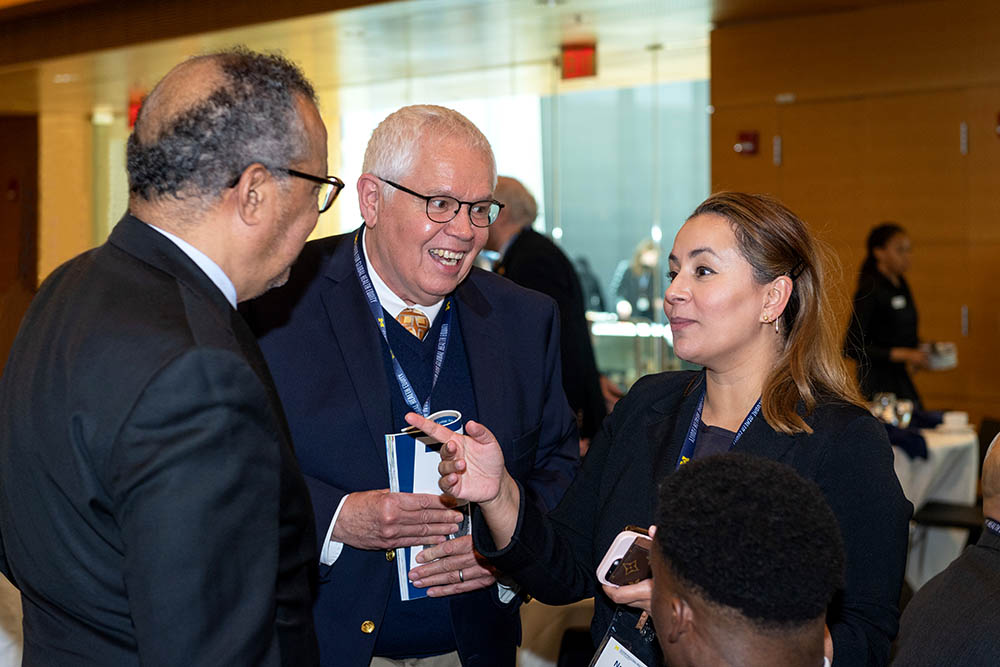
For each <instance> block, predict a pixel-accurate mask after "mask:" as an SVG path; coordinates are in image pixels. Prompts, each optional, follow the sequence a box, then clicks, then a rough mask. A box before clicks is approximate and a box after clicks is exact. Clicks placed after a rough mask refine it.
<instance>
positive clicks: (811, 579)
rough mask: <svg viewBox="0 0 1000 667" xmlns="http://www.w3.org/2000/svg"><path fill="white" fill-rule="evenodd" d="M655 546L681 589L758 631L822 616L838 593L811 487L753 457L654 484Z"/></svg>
mask: <svg viewBox="0 0 1000 667" xmlns="http://www.w3.org/2000/svg"><path fill="white" fill-rule="evenodd" d="M656 544H657V546H658V548H659V549H660V553H661V554H662V555H663V557H664V559H665V561H666V565H667V566H668V567H669V568H670V571H671V572H672V574H673V575H674V576H675V578H676V579H677V580H678V581H679V583H680V585H681V586H683V587H685V588H687V589H688V590H689V591H691V592H692V593H694V594H696V595H698V596H699V597H701V598H702V599H704V600H706V601H707V602H709V603H713V604H715V605H721V606H724V607H728V608H731V609H734V610H736V611H738V612H739V614H740V615H741V616H743V617H744V618H745V619H746V620H747V621H749V622H750V623H752V624H753V625H754V626H755V627H758V628H760V629H763V630H781V629H793V628H798V627H801V626H803V625H805V624H806V623H808V622H810V621H813V620H815V619H817V618H819V617H821V616H823V615H824V614H825V613H826V608H827V605H829V603H830V600H831V599H832V597H833V595H834V593H835V592H836V591H837V590H838V589H839V588H842V587H843V585H844V547H843V543H842V542H841V537H840V530H839V528H838V526H837V520H836V518H835V517H834V515H833V512H832V511H831V510H830V507H829V506H828V505H827V503H826V500H825V499H824V497H823V494H822V493H821V492H820V490H819V487H817V486H816V485H815V484H814V483H813V482H810V481H808V480H805V479H803V478H802V477H800V476H799V475H798V474H797V473H796V472H795V470H793V469H792V468H790V467H788V466H786V465H784V464H782V463H777V462H775V461H771V460H769V459H764V458H761V457H758V456H750V455H748V454H743V453H739V452H731V453H729V454H723V455H719V456H709V457H706V458H704V459H698V460H695V461H692V462H690V463H687V464H685V465H683V466H681V468H680V469H679V470H678V471H676V472H674V473H672V474H671V475H669V476H668V477H667V478H666V479H664V481H663V483H662V484H661V485H660V498H659V508H658V510H657V514H656Z"/></svg>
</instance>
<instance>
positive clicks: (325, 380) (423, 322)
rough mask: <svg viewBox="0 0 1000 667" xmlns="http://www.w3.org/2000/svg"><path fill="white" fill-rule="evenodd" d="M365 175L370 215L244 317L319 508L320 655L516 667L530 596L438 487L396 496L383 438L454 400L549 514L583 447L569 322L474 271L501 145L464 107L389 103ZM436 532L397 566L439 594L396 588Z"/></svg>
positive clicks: (490, 217) (344, 661)
mask: <svg viewBox="0 0 1000 667" xmlns="http://www.w3.org/2000/svg"><path fill="white" fill-rule="evenodd" d="M363 168H364V173H363V174H362V175H361V177H360V178H359V179H358V186H357V187H358V200H359V203H360V207H361V217H362V218H363V220H364V225H363V226H362V227H360V228H359V229H357V230H356V231H354V232H351V233H349V234H344V235H341V236H334V237H330V238H325V239H319V240H316V241H313V242H311V243H309V244H307V245H306V248H305V250H304V251H303V253H302V257H301V258H300V259H299V261H298V262H297V263H296V264H295V266H294V267H293V268H292V276H291V279H290V281H289V283H288V285H287V286H285V287H283V288H281V289H278V290H275V291H274V292H272V293H270V294H268V295H265V297H264V298H262V299H260V300H258V301H257V302H255V303H252V304H250V305H249V308H248V310H247V312H248V316H249V317H250V319H251V322H252V323H253V325H254V328H255V330H256V331H257V332H258V333H259V334H260V336H261V338H260V343H261V348H262V349H263V351H264V355H265V356H266V357H267V361H268V364H269V365H270V368H271V371H272V373H273V374H274V379H275V384H276V385H277V387H278V393H279V394H280V396H281V400H282V402H283V403H284V405H285V410H286V412H287V413H288V421H289V424H290V425H291V430H292V435H293V437H294V438H295V451H296V454H297V455H298V458H299V462H300V464H301V465H302V470H303V472H304V473H305V475H306V481H307V482H308V484H309V488H310V491H311V494H312V498H313V504H314V506H315V508H316V522H317V524H316V535H317V537H318V538H319V540H320V542H319V548H320V552H321V556H320V563H321V567H320V574H321V584H320V590H319V597H318V600H317V602H316V606H315V617H316V627H317V629H318V635H319V642H320V657H321V661H322V664H323V665H327V666H330V667H333V666H334V665H336V666H338V667H339V666H340V665H350V666H355V665H368V664H372V665H381V666H384V665H402V664H405V665H424V666H433V667H444V666H448V665H454V666H457V665H458V664H459V662H461V663H462V664H465V665H480V666H489V665H497V666H501V665H502V666H512V665H513V664H514V659H515V648H516V645H517V641H518V637H519V633H520V625H519V618H518V608H519V598H518V597H517V596H516V595H515V593H514V592H513V591H512V590H510V589H509V588H506V587H501V586H499V585H498V584H497V583H496V582H495V578H494V571H493V570H492V569H491V568H489V567H487V566H486V565H485V563H483V562H481V561H480V559H479V558H478V557H477V555H476V554H475V553H474V552H473V548H472V539H471V537H470V536H468V535H466V536H464V537H458V538H457V539H451V540H446V538H445V536H447V535H451V534H453V533H455V532H456V530H457V528H458V525H457V523H458V522H459V521H460V520H461V519H462V515H461V514H460V513H459V512H456V511H454V510H453V509H451V506H450V505H447V504H445V502H444V500H443V499H442V498H441V497H440V494H439V493H398V492H390V490H389V485H390V483H389V469H388V463H387V455H386V441H385V436H386V435H387V434H392V433H397V432H399V431H400V430H402V429H403V428H405V427H406V422H405V421H404V420H403V417H404V415H405V414H406V413H407V412H409V411H410V410H413V409H417V410H419V411H420V412H421V413H422V414H429V413H432V412H436V411H439V410H444V409H448V410H458V411H459V412H461V414H462V416H463V422H464V420H477V421H481V422H483V423H486V424H490V425H491V426H492V427H493V428H494V429H496V434H497V437H498V438H499V441H500V442H501V443H502V444H501V448H502V450H503V452H504V456H505V457H506V458H507V459H508V460H509V461H510V470H511V474H512V475H514V477H515V478H516V479H517V480H518V481H519V483H521V484H522V485H523V488H525V489H526V490H527V493H528V496H527V497H528V498H529V499H530V500H529V501H528V502H530V503H531V504H532V505H534V506H536V507H538V509H539V511H540V512H544V511H546V510H547V509H549V508H551V507H554V506H555V504H556V503H558V501H559V499H560V498H561V497H562V495H563V493H564V492H565V490H566V488H567V486H568V485H569V483H570V481H571V480H572V478H573V476H574V475H575V474H576V470H577V466H578V458H579V455H578V446H579V436H578V434H577V429H576V422H575V420H574V419H573V413H572V412H570V409H569V405H568V404H567V403H566V396H565V394H564V393H563V389H562V376H561V370H560V362H559V315H558V312H557V311H556V307H555V304H554V303H553V302H552V300H551V299H549V298H548V297H545V296H543V295H541V294H538V293H536V292H532V291H531V290H527V289H524V288H523V287H519V286H518V285H515V284H514V283H512V282H511V281H509V280H506V279H504V278H501V277H500V276H497V275H494V274H492V273H489V272H487V271H482V270H480V269H477V268H473V265H472V262H473V260H474V258H475V257H476V255H477V254H478V253H479V251H480V250H481V249H482V247H483V245H484V244H485V243H486V238H487V236H488V232H487V227H488V226H489V225H490V223H492V222H493V221H494V220H495V219H496V215H497V213H498V210H499V208H500V205H499V202H496V201H495V200H494V196H493V190H494V187H495V185H496V163H495V161H494V158H493V150H492V148H491V147H490V144H489V142H488V141H487V140H486V137H484V136H483V134H482V133H481V132H480V131H479V129H478V128H477V127H476V126H475V125H473V124H472V123H471V122H470V121H469V120H468V119H467V118H466V117H465V116H463V115H461V114H459V113H458V112H456V111H452V110H451V109H445V108H443V107H437V106H429V105H417V106H408V107H403V108H402V109H399V110H397V111H395V112H393V113H391V114H389V116H387V117H386V118H385V119H384V120H383V121H382V122H381V123H380V124H379V126H378V127H377V128H376V129H375V131H374V132H373V133H372V137H371V140H370V141H369V142H368V148H367V150H366V151H365V158H364V163H363ZM476 423H477V422H475V421H468V422H466V424H467V426H466V428H468V429H471V432H473V433H477V432H478V431H477V430H476V429H477V426H476ZM478 428H481V427H478ZM430 453H431V455H432V456H433V457H434V458H437V457H436V454H434V453H433V451H432V452H430ZM433 465H436V461H435V462H433ZM431 470H433V468H431ZM434 490H435V491H437V489H436V488H435V489H434ZM427 544H431V545H434V546H432V547H431V548H429V549H424V550H423V551H422V552H421V553H420V554H419V555H418V556H417V559H418V561H419V562H421V563H422V565H420V566H417V567H414V568H407V569H409V573H408V575H406V574H404V577H405V576H408V580H409V581H410V582H412V583H413V585H414V586H416V587H417V588H420V589H423V590H426V591H427V592H428V597H422V598H417V599H408V600H405V601H404V600H403V595H402V594H401V583H403V584H405V583H406V581H407V579H403V580H402V582H401V581H400V576H399V574H398V570H399V568H398V563H397V562H395V561H396V559H397V558H396V551H395V549H396V548H397V547H405V546H411V545H427Z"/></svg>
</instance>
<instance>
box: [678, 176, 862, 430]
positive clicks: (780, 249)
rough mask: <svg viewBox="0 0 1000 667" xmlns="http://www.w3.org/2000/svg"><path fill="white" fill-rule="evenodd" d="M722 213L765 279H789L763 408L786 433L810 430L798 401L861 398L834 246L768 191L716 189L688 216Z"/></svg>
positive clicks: (755, 269) (753, 266) (805, 403)
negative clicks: (839, 301) (836, 283)
mask: <svg viewBox="0 0 1000 667" xmlns="http://www.w3.org/2000/svg"><path fill="white" fill-rule="evenodd" d="M705 215H715V216H719V217H721V218H723V219H725V220H726V221H728V222H729V224H730V225H731V228H732V231H733V234H734V236H735V237H736V244H737V247H738V248H739V251H740V253H741V254H742V256H743V257H744V259H746V261H747V262H748V263H749V264H750V266H751V269H752V272H753V277H754V280H755V281H756V282H757V283H758V284H760V285H766V284H768V283H772V282H775V281H790V285H791V290H790V292H789V295H788V300H787V303H786V304H785V306H784V309H783V310H782V311H781V312H780V314H779V315H778V316H777V319H778V322H777V323H776V324H775V325H774V326H776V327H778V331H779V332H780V336H778V337H777V338H778V342H779V350H778V356H777V359H776V360H775V361H774V363H773V364H772V369H773V370H772V371H771V372H770V373H769V375H768V377H767V379H766V380H765V382H764V388H763V391H762V407H763V412H764V417H765V418H766V419H767V423H768V424H771V425H772V426H773V427H774V428H775V429H776V430H778V431H781V432H783V433H799V432H811V429H810V428H809V426H808V425H807V424H806V422H805V420H803V418H802V417H801V416H800V415H799V413H798V406H799V404H800V402H801V404H802V405H803V406H804V407H805V411H806V413H809V412H811V411H812V409H813V408H814V407H815V406H816V403H817V400H818V399H819V398H821V397H826V398H833V399H839V400H843V401H847V402H850V403H855V404H857V405H861V404H862V399H861V395H860V393H859V392H858V388H857V382H856V380H855V378H854V376H853V374H852V373H851V372H850V370H849V369H848V367H847V364H846V362H845V361H844V357H843V354H842V351H841V341H842V332H841V330H840V324H839V322H838V319H837V316H836V309H835V307H834V300H835V298H836V294H837V293H836V292H835V291H834V290H831V289H830V287H829V285H828V284H827V283H828V281H829V275H828V273H829V268H828V267H829V266H831V265H835V264H834V261H833V260H832V259H831V258H830V252H829V250H828V249H827V248H826V247H825V246H824V245H823V244H821V243H820V241H819V240H818V239H816V238H815V237H814V236H813V234H812V233H811V232H810V231H809V228H808V227H807V226H806V224H805V222H803V221H802V220H801V219H800V218H799V217H798V216H797V215H795V213H793V212H792V211H791V210H789V209H788V208H787V207H786V206H785V205H783V204H782V203H781V202H779V201H777V200H776V199H772V198H771V197H768V196H766V195H755V194H746V193H742V192H720V193H716V194H713V195H712V196H710V197H709V198H708V199H706V200H705V201H704V202H702V203H701V204H699V205H698V207H697V208H696V209H695V211H694V213H692V214H691V217H690V218H688V221H689V222H690V221H692V220H694V219H695V218H698V217H699V216H705Z"/></svg>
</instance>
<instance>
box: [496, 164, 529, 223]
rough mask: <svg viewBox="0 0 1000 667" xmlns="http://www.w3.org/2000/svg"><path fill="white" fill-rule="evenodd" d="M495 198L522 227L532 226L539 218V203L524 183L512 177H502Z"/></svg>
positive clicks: (498, 182)
mask: <svg viewBox="0 0 1000 667" xmlns="http://www.w3.org/2000/svg"><path fill="white" fill-rule="evenodd" d="M493 196H494V197H496V198H497V199H498V200H500V201H501V202H503V204H504V205H505V206H506V207H507V215H508V216H509V217H510V219H511V220H515V221H517V222H518V223H519V224H521V225H530V224H531V223H533V222H534V221H535V218H537V217H538V202H536V201H535V198H534V196H532V194H531V193H530V192H529V191H528V188H526V187H524V183H522V182H521V181H519V180H517V179H516V178H513V177H511V176H501V177H500V178H499V180H498V181H497V187H496V191H495V192H494V193H493Z"/></svg>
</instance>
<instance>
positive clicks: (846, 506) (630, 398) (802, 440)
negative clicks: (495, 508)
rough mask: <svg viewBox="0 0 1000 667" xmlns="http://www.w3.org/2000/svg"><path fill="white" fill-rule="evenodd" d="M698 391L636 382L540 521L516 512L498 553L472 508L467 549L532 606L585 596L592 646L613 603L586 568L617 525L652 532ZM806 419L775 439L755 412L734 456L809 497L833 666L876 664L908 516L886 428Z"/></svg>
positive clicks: (690, 383) (525, 509)
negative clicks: (782, 472)
mask: <svg viewBox="0 0 1000 667" xmlns="http://www.w3.org/2000/svg"><path fill="white" fill-rule="evenodd" d="M703 382H704V379H703V376H702V375H701V374H700V373H696V372H691V371H682V372H671V373H659V374H656V375H648V376H646V377H644V378H642V379H640V380H639V381H638V382H637V383H636V384H635V385H634V386H633V387H632V389H631V391H629V393H628V394H627V395H626V396H625V398H623V399H622V400H621V401H619V403H618V404H617V405H616V406H615V409H614V411H613V412H612V413H611V416H610V417H608V419H607V420H605V422H604V428H603V429H602V431H601V432H600V433H598V435H597V436H596V437H595V438H594V440H593V442H592V444H591V448H590V451H589V452H588V453H587V456H586V458H585V459H584V462H583V469H582V470H581V471H580V474H579V475H578V476H577V478H576V480H575V481H574V482H573V485H572V486H571V487H570V489H569V490H568V491H567V492H566V496H565V498H563V501H562V503H560V505H559V507H557V508H556V509H555V511H553V512H552V513H551V514H550V515H549V516H548V518H547V519H546V518H545V517H543V516H542V515H541V514H540V513H539V512H537V511H535V510H534V508H533V507H531V505H530V504H528V503H521V512H520V516H519V517H518V522H517V527H516V530H515V533H514V536H513V539H512V541H511V543H510V544H509V545H508V546H507V547H506V548H504V549H503V550H501V551H497V549H496V545H495V544H494V543H493V541H492V538H491V536H490V533H489V530H487V529H485V528H484V527H483V525H482V515H481V514H480V513H479V511H478V510H475V511H474V514H473V527H472V534H473V537H474V538H475V541H476V548H477V549H478V550H479V551H480V552H481V553H482V554H483V555H484V556H486V557H487V558H489V559H490V560H491V561H493V563H494V564H495V565H496V566H497V567H499V568H501V569H502V570H503V571H505V572H507V573H508V574H510V575H511V576H513V577H514V579H515V580H517V581H518V583H520V584H521V585H522V586H523V587H524V589H525V590H526V591H527V592H528V593H530V594H532V595H534V596H535V597H537V598H538V599H539V600H541V601H542V602H546V603H549V604H566V603H569V602H573V601H575V600H578V599H582V598H585V597H590V596H591V595H596V600H595V602H596V604H595V611H594V622H593V626H592V628H591V630H592V633H593V636H594V638H595V641H596V640H598V639H600V638H601V637H602V636H603V635H604V632H605V631H606V630H607V627H608V625H609V623H610V621H611V615H612V613H613V611H614V605H613V603H612V602H611V601H610V599H609V598H608V597H607V596H605V595H604V593H603V591H602V590H601V588H600V586H599V585H598V583H597V578H596V574H595V570H596V568H597V565H598V564H599V563H600V561H601V558H603V556H604V554H605V552H606V551H607V549H608V547H609V546H610V545H611V542H612V541H613V540H614V538H615V536H616V535H617V534H618V533H619V532H620V531H621V530H623V529H624V528H625V526H627V525H636V526H642V527H645V526H648V525H650V524H651V523H652V522H653V518H654V516H655V509H656V498H657V488H658V485H659V480H661V479H662V478H663V477H665V476H666V475H669V474H670V473H671V472H673V471H674V470H675V469H676V465H677V458H678V456H679V454H680V451H681V447H682V445H683V443H684V436H685V434H686V432H687V429H688V427H689V425H690V423H691V419H692V417H693V415H694V411H695V408H696V406H697V403H698V398H699V397H700V395H701V391H702V386H703V385H702V384H701V383H703ZM805 419H806V422H807V423H808V424H809V425H810V426H811V427H812V428H813V430H814V432H813V433H812V434H805V433H799V434H796V435H785V434H783V433H779V432H776V431H775V430H774V429H772V428H771V426H770V425H769V424H768V423H767V421H766V420H765V419H764V415H763V413H761V414H760V415H759V416H758V417H757V418H756V419H755V420H754V421H753V423H751V425H750V426H749V428H747V430H746V432H744V434H743V437H742V438H740V440H739V442H737V443H736V446H735V448H734V449H736V450H738V451H743V452H746V453H748V454H755V455H758V456H763V457H766V458H769V459H772V460H775V461H779V462H781V463H785V464H787V465H790V466H791V467H793V468H795V470H797V471H798V472H799V474H801V475H802V476H803V477H805V478H806V479H811V480H813V481H814V482H816V484H817V485H818V486H819V487H820V490H822V492H823V495H824V496H825V497H826V500H827V502H829V503H830V506H831V508H832V509H833V513H834V515H835V516H836V517H837V520H838V523H839V525H840V531H841V534H842V535H843V539H844V549H845V551H846V554H847V572H846V587H845V590H844V591H843V592H842V594H840V595H838V597H837V598H835V600H834V602H833V604H832V605H831V609H830V613H829V616H828V618H827V622H828V624H829V625H830V631H831V634H832V635H833V645H834V660H835V662H836V664H837V665H848V666H853V665H858V666H861V665H881V664H885V663H886V662H887V661H888V658H889V644H890V642H891V641H892V638H893V637H894V636H895V635H896V630H897V628H898V619H899V610H898V602H899V592H900V588H901V586H902V582H903V569H904V565H905V562H906V549H907V537H908V522H909V519H910V514H911V513H912V506H911V505H910V503H909V501H908V500H906V498H905V497H904V496H903V492H902V489H901V488H900V486H899V481H898V480H897V479H896V474H895V471H894V470H893V466H892V448H891V447H890V445H889V441H888V439H887V437H886V434H885V429H884V428H882V425H881V424H879V423H878V421H876V420H875V418H874V417H872V416H871V415H870V414H869V413H868V412H867V411H866V410H863V409H861V408H859V407H856V406H852V405H848V404H845V403H841V402H826V403H822V404H820V405H818V406H817V407H816V409H815V410H814V411H813V413H812V414H811V415H809V416H807V417H806V418H805Z"/></svg>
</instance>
